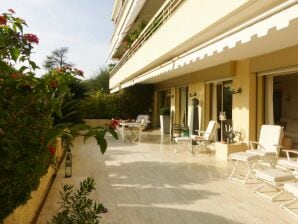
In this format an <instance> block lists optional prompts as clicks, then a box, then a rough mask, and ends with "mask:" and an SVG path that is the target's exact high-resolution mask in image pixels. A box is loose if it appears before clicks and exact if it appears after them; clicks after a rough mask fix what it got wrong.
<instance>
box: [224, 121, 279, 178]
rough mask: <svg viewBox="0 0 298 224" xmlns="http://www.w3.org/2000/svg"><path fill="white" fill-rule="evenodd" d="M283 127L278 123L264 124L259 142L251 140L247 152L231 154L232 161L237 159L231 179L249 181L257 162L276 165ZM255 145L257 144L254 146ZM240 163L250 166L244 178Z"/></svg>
mask: <svg viewBox="0 0 298 224" xmlns="http://www.w3.org/2000/svg"><path fill="white" fill-rule="evenodd" d="M282 130H283V129H282V127H281V126H278V125H262V127H261V130H260V137H259V142H255V141H251V142H250V146H251V148H250V149H248V150H246V152H237V153H232V154H230V156H229V160H230V161H235V163H234V165H233V169H232V172H231V175H230V177H229V180H237V181H240V182H243V183H247V180H248V178H249V177H250V175H251V174H252V172H253V169H254V167H255V165H256V164H257V162H259V161H261V162H263V163H269V165H270V166H271V167H274V166H275V164H276V161H277V158H278V155H279V150H280V147H281V146H280V142H281V138H282ZM253 145H257V147H256V148H253ZM239 163H244V164H246V166H247V167H248V170H247V173H246V174H245V175H244V179H241V178H240V175H238V173H239V172H238V171H239V167H238V165H239Z"/></svg>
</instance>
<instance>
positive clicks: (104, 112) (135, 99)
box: [82, 85, 153, 119]
mask: <svg viewBox="0 0 298 224" xmlns="http://www.w3.org/2000/svg"><path fill="white" fill-rule="evenodd" d="M152 106H153V86H152V85H136V86H132V87H130V88H127V89H124V90H121V91H120V92H118V93H114V94H108V93H104V92H101V91H98V92H96V93H94V94H91V95H90V97H89V98H87V99H86V100H85V101H84V105H83V107H82V108H83V110H84V111H85V116H84V117H85V118H90V119H91V118H97V119H111V118H121V119H129V118H135V117H137V116H138V115H139V114H151V110H152Z"/></svg>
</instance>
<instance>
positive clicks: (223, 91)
mask: <svg viewBox="0 0 298 224" xmlns="http://www.w3.org/2000/svg"><path fill="white" fill-rule="evenodd" d="M211 91H212V97H211V107H212V108H211V111H212V120H217V121H218V122H219V124H221V121H220V120H219V115H220V114H221V113H224V114H225V115H226V118H225V119H226V120H225V121H224V122H223V123H222V124H223V125H220V128H219V129H218V131H217V140H218V141H221V140H223V139H221V131H224V127H225V125H227V126H228V125H231V126H232V99H233V94H232V81H231V80H229V81H220V82H214V83H213V85H212V87H211ZM222 128H223V130H221V129H222Z"/></svg>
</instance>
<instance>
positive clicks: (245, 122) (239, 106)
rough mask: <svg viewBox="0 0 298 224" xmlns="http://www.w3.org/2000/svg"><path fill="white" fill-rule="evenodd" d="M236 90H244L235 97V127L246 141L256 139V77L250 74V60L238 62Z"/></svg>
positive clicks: (235, 80) (234, 83) (234, 82)
mask: <svg viewBox="0 0 298 224" xmlns="http://www.w3.org/2000/svg"><path fill="white" fill-rule="evenodd" d="M233 86H234V88H235V89H238V88H239V87H240V88H241V89H242V92H241V93H240V94H234V95H233V110H232V113H233V115H232V116H233V126H234V129H235V130H239V131H241V132H242V134H243V135H244V136H243V137H244V141H248V140H255V139H256V75H255V73H251V72H250V61H249V60H248V59H246V60H243V61H238V62H237V66H236V76H235V77H234V79H233Z"/></svg>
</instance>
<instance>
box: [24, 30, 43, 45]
mask: <svg viewBox="0 0 298 224" xmlns="http://www.w3.org/2000/svg"><path fill="white" fill-rule="evenodd" d="M24 39H25V40H27V41H28V42H30V43H35V44H38V43H39V39H38V37H37V36H36V35H34V34H31V33H27V34H24Z"/></svg>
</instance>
